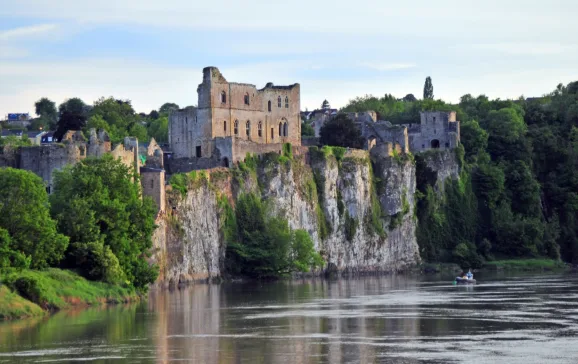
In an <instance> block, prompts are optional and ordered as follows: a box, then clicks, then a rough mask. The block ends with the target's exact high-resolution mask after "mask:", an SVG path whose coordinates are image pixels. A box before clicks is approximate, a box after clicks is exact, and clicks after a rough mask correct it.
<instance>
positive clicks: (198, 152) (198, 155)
mask: <svg viewBox="0 0 578 364" xmlns="http://www.w3.org/2000/svg"><path fill="white" fill-rule="evenodd" d="M438 147H439V145H438ZM195 156H196V157H197V158H201V146H200V145H199V146H197V150H196V153H195Z"/></svg>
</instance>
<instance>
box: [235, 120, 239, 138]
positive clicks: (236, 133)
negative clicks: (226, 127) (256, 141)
mask: <svg viewBox="0 0 578 364" xmlns="http://www.w3.org/2000/svg"><path fill="white" fill-rule="evenodd" d="M234 126H235V135H239V120H235V124H234Z"/></svg>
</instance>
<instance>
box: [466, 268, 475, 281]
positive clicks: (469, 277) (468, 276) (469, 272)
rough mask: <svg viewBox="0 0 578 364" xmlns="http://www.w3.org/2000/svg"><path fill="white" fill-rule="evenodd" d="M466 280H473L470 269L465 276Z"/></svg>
mask: <svg viewBox="0 0 578 364" xmlns="http://www.w3.org/2000/svg"><path fill="white" fill-rule="evenodd" d="M466 278H467V279H474V274H473V273H472V270H471V269H470V270H469V271H468V273H467V274H466Z"/></svg>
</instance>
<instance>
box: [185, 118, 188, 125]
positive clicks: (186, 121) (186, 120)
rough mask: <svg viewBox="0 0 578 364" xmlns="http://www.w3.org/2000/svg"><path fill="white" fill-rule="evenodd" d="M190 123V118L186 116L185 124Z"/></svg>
mask: <svg viewBox="0 0 578 364" xmlns="http://www.w3.org/2000/svg"><path fill="white" fill-rule="evenodd" d="M188 123H189V118H188V117H186V116H185V124H188Z"/></svg>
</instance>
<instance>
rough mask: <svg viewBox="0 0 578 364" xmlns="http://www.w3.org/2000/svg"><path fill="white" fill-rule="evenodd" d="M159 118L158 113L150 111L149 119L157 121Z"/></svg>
mask: <svg viewBox="0 0 578 364" xmlns="http://www.w3.org/2000/svg"><path fill="white" fill-rule="evenodd" d="M159 116H160V114H159V112H158V111H156V110H152V111H151V112H150V113H149V118H151V119H153V120H156V119H158V118H159Z"/></svg>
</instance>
